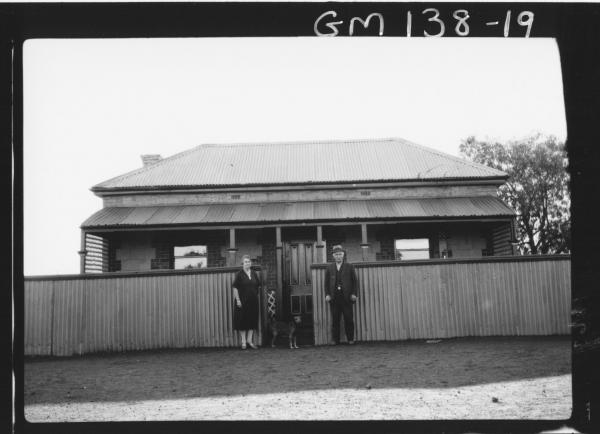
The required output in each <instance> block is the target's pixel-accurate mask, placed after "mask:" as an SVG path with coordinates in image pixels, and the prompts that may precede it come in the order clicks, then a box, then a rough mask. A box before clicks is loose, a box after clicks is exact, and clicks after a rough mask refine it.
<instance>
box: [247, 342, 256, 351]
mask: <svg viewBox="0 0 600 434" xmlns="http://www.w3.org/2000/svg"><path fill="white" fill-rule="evenodd" d="M248 345H250V348H252V349H253V350H258V347H257V346H256V345H254V344H253V343H252V342H248Z"/></svg>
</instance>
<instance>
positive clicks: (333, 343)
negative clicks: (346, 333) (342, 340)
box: [329, 342, 339, 346]
mask: <svg viewBox="0 0 600 434" xmlns="http://www.w3.org/2000/svg"><path fill="white" fill-rule="evenodd" d="M337 344H339V342H332V343H330V344H329V345H331V346H335V345H337Z"/></svg>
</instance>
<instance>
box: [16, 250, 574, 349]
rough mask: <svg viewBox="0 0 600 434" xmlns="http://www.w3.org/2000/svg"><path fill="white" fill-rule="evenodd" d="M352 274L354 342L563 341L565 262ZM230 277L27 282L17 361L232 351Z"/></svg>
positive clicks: (380, 268)
mask: <svg viewBox="0 0 600 434" xmlns="http://www.w3.org/2000/svg"><path fill="white" fill-rule="evenodd" d="M504 258H506V257H504ZM356 270H357V274H358V279H359V292H358V296H359V298H358V302H357V303H356V305H355V308H354V309H355V323H356V339H357V340H359V341H389V340H399V339H432V338H451V337H458V336H498V335H500V336H515V335H516V336H519V335H555V334H568V333H569V323H570V309H571V303H570V299H571V289H570V281H571V278H570V260H569V259H568V258H564V259H563V258H556V257H554V258H548V259H542V260H540V259H539V258H538V259H536V260H527V259H522V258H519V259H515V260H509V261H507V260H498V261H494V260H486V261H477V260H473V261H469V260H464V261H457V262H449V263H441V262H440V261H436V262H434V263H430V264H428V263H419V264H408V263H398V264H391V265H390V264H378V263H372V264H364V265H357V267H356ZM234 273H235V271H233V270H215V271H214V272H208V273H197V274H196V273H194V274H168V275H152V274H147V275H140V276H135V275H133V276H132V275H127V276H103V277H101V278H83V277H82V278H75V279H74V278H72V277H70V278H65V279H60V278H57V277H53V278H49V279H38V278H36V279H26V281H25V330H24V337H25V342H24V348H25V354H26V355H56V356H68V355H73V354H87V353H92V352H99V351H126V350H144V349H154V348H189V347H231V346H237V345H238V344H239V339H238V336H237V334H236V333H235V331H234V330H233V326H232V307H233V298H232V294H231V282H232V281H233V277H234ZM311 274H312V282H313V285H312V287H313V320H314V333H315V344H316V345H325V344H328V343H330V339H331V333H330V328H331V313H330V310H329V306H328V305H327V303H326V302H325V291H324V286H323V284H324V276H325V269H324V268H323V267H322V265H315V266H313V267H312V268H311ZM259 322H260V321H259ZM342 330H343V328H342ZM342 336H343V333H342ZM258 339H259V341H260V332H259V335H258ZM342 339H344V338H342Z"/></svg>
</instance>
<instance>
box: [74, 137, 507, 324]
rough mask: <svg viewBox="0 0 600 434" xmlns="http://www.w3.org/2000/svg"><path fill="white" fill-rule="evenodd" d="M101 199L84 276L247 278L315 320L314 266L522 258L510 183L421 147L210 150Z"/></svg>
mask: <svg viewBox="0 0 600 434" xmlns="http://www.w3.org/2000/svg"><path fill="white" fill-rule="evenodd" d="M142 160H143V167H141V168H137V169H135V170H133V171H131V172H129V173H126V174H123V175H121V176H118V177H115V178H112V179H109V180H107V181H104V182H102V183H100V184H97V185H95V186H94V187H92V191H93V192H94V193H95V194H96V195H97V196H99V197H101V198H102V200H103V208H102V209H101V210H99V211H98V212H96V213H94V214H93V215H92V216H90V217H89V218H88V219H87V220H85V222H83V224H82V225H81V231H82V247H81V251H80V255H81V272H82V273H93V272H137V271H150V270H165V269H189V268H211V267H226V266H238V265H239V264H240V259H241V256H242V255H246V254H247V255H250V257H251V258H252V260H253V262H254V263H255V264H257V265H260V266H261V269H262V272H263V275H264V279H265V281H266V284H267V286H268V287H269V288H273V289H276V291H277V301H278V303H282V305H283V306H285V309H286V312H289V311H291V312H294V313H303V314H306V315H310V313H311V311H312V295H311V294H312V288H311V273H310V266H311V264H313V263H317V262H325V261H327V260H328V258H331V253H330V251H331V248H332V246H333V245H335V244H339V243H341V244H343V246H344V248H345V249H346V250H347V259H348V260H349V261H350V262H373V261H407V260H428V259H434V258H438V259H439V258H474V257H475V258H476V257H481V256H497V255H512V254H513V250H512V245H511V243H510V241H511V240H512V239H513V237H514V217H515V213H514V211H513V210H511V209H510V208H509V207H508V206H506V205H505V204H504V203H503V202H502V201H501V200H500V199H498V197H497V195H496V191H497V188H498V187H499V186H500V185H502V184H503V183H504V182H505V181H506V179H507V175H506V174H505V173H503V172H501V171H498V170H495V169H492V168H489V167H486V166H482V165H479V164H475V163H472V162H469V161H466V160H463V159H461V158H458V157H454V156H451V155H447V154H444V153H441V152H439V151H436V150H433V149H430V148H427V147H424V146H421V145H417V144H415V143H412V142H409V141H407V140H403V139H399V138H392V139H376V140H345V141H310V142H289V143H258V144H256V143H254V144H231V145H211V144H205V145H200V146H197V147H195V148H193V149H190V150H188V151H185V152H182V153H179V154H176V155H173V156H171V157H168V158H164V159H163V158H161V157H160V156H158V155H146V156H142Z"/></svg>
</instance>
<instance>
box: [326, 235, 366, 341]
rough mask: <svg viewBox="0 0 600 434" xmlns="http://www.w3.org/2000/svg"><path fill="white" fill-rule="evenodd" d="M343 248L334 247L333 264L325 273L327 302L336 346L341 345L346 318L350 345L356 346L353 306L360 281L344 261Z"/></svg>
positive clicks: (351, 267) (350, 266)
mask: <svg viewBox="0 0 600 434" xmlns="http://www.w3.org/2000/svg"><path fill="white" fill-rule="evenodd" d="M344 257H345V251H344V249H342V246H340V245H339V244H338V245H335V246H333V259H334V262H333V264H329V266H328V267H327V271H326V272H325V294H326V295H325V301H327V302H328V303H329V304H330V306H331V314H332V316H333V325H332V327H331V333H332V337H333V342H334V345H337V344H339V343H340V319H341V316H342V315H343V316H344V329H345V330H346V338H347V339H348V343H349V344H350V345H353V344H354V318H353V312H352V306H353V304H354V303H355V302H356V293H357V290H358V279H357V278H356V272H355V271H354V267H353V266H352V265H351V264H348V263H347V262H346V261H344Z"/></svg>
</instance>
